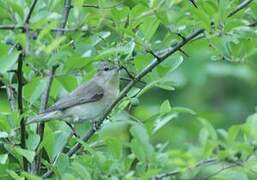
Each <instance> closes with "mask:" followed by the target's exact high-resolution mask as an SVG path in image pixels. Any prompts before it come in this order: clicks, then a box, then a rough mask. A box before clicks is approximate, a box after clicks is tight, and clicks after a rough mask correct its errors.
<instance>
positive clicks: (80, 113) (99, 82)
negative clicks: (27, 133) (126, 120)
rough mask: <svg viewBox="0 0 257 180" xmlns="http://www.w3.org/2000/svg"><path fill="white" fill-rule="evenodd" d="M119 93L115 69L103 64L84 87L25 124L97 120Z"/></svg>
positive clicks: (117, 76) (116, 70) (116, 69)
mask: <svg viewBox="0 0 257 180" xmlns="http://www.w3.org/2000/svg"><path fill="white" fill-rule="evenodd" d="M118 94H119V75H118V68H117V67H115V66H113V67H112V65H110V64H108V63H103V64H101V65H100V67H99V69H98V72H97V73H96V75H95V76H94V77H93V78H92V79H91V80H90V81H88V82H87V83H85V84H84V85H82V86H80V87H78V88H77V89H75V90H74V91H72V92H71V93H69V94H68V95H67V96H65V97H63V98H61V99H60V100H58V101H57V102H56V103H55V104H53V105H52V106H50V107H49V108H48V109H46V110H45V111H44V112H43V113H40V114H38V115H37V116H35V117H33V118H31V119H28V121H27V124H31V123H38V122H45V121H48V120H52V119H57V120H62V121H66V122H68V123H77V122H82V121H88V120H90V121H93V122H94V121H97V120H98V119H99V118H100V117H101V115H103V114H104V112H105V111H106V109H107V108H108V107H109V106H110V105H111V104H112V102H113V101H114V100H115V99H116V98H117V96H118Z"/></svg>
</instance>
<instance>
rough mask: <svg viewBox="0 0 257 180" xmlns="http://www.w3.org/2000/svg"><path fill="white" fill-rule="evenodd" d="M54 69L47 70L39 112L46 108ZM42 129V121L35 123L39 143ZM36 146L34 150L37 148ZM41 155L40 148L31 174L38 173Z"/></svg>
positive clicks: (43, 125)
mask: <svg viewBox="0 0 257 180" xmlns="http://www.w3.org/2000/svg"><path fill="white" fill-rule="evenodd" d="M56 69H57V66H54V67H53V68H51V70H50V71H49V74H48V78H47V81H46V87H45V91H44V93H43V95H42V98H41V105H40V112H44V111H45V109H46V108H47V105H48V100H49V94H50V90H51V86H52V82H53V79H54V74H55V71H56ZM44 129H45V124H44V123H39V124H38V125H37V134H38V135H39V137H40V142H39V144H40V143H42V141H43V136H44ZM38 147H39V146H38ZM38 147H37V148H36V152H37V150H38ZM41 157H42V151H41V150H40V151H38V154H37V156H36V157H35V160H34V164H33V166H32V170H31V171H32V173H33V174H38V173H39V170H40V164H41Z"/></svg>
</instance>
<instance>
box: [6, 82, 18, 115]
mask: <svg viewBox="0 0 257 180" xmlns="http://www.w3.org/2000/svg"><path fill="white" fill-rule="evenodd" d="M6 94H7V97H8V101H9V103H10V107H11V111H13V112H14V111H16V100H15V95H14V90H13V89H12V87H11V86H10V85H6Z"/></svg>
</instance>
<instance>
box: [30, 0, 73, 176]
mask: <svg viewBox="0 0 257 180" xmlns="http://www.w3.org/2000/svg"><path fill="white" fill-rule="evenodd" d="M70 9H71V0H65V1H64V11H63V21H62V23H61V24H60V27H61V28H63V29H64V28H65V27H66V24H67V21H68V17H69V14H70ZM63 34H64V33H63V31H61V32H58V33H57V34H56V36H61V35H63ZM57 67H58V66H53V67H52V68H51V70H50V72H49V75H48V80H47V84H46V89H45V93H44V94H43V96H42V99H41V107H40V111H41V112H43V111H44V110H45V109H46V108H47V104H48V98H49V94H50V90H51V86H52V82H53V78H54V74H55V71H56V69H57ZM44 128H45V123H43V122H42V123H40V124H38V126H37V133H38V134H39V136H40V142H42V141H43V137H44ZM41 157H42V150H40V151H39V153H38V155H37V156H36V157H35V162H34V166H33V168H34V170H35V172H36V173H38V172H39V170H40V164H41Z"/></svg>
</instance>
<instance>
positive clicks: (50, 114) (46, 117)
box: [26, 111, 62, 125]
mask: <svg viewBox="0 0 257 180" xmlns="http://www.w3.org/2000/svg"><path fill="white" fill-rule="evenodd" d="M61 115H62V113H61V112H60V111H52V112H46V113H42V114H39V115H37V116H35V117H32V118H29V119H28V120H27V122H26V124H27V125H28V124H32V123H39V122H45V121H49V120H51V119H56V118H60V117H61Z"/></svg>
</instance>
